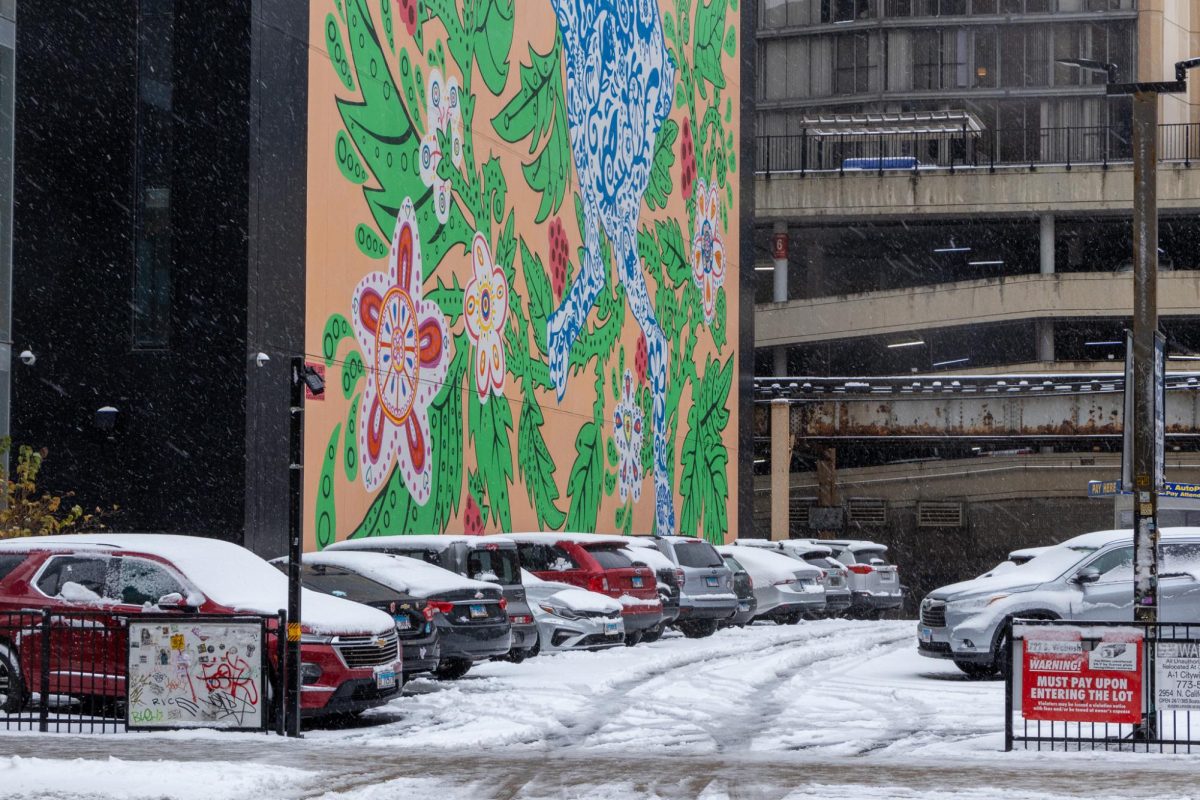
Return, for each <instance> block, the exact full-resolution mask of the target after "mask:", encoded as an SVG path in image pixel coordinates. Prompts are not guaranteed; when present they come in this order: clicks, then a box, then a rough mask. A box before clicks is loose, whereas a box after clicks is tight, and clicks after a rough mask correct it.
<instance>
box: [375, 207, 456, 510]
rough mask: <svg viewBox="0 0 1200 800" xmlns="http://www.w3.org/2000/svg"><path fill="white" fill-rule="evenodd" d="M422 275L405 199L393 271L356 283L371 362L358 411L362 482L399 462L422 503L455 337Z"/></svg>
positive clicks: (380, 477)
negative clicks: (432, 426)
mask: <svg viewBox="0 0 1200 800" xmlns="http://www.w3.org/2000/svg"><path fill="white" fill-rule="evenodd" d="M422 277H423V272H422V267H421V242H420V239H419V238H418V232H417V219H416V212H415V209H414V208H413V202H412V199H411V198H407V197H406V198H405V199H404V203H403V204H402V205H401V207H400V213H399V214H398V215H397V216H396V230H395V233H394V234H393V235H392V250H391V253H390V254H389V256H388V271H387V273H386V274H384V273H382V272H372V273H371V274H369V275H367V276H366V277H365V278H363V279H362V281H360V282H359V284H358V286H357V287H356V288H355V290H354V300H353V304H352V306H351V311H352V319H353V325H354V333H355V335H356V336H357V338H358V344H359V347H361V348H362V354H363V360H364V361H365V362H366V368H367V386H366V389H365V390H364V391H363V395H362V405H361V407H360V408H359V415H358V418H359V433H358V444H359V451H360V452H361V453H362V455H361V459H362V466H363V470H362V476H363V484H364V485H365V486H366V488H367V491H369V492H373V491H375V490H376V489H378V488H379V487H380V486H382V485H383V483H384V482H385V481H386V480H387V478H388V475H389V474H390V472H391V469H392V465H393V464H396V465H397V469H399V471H400V474H401V475H402V476H403V477H404V483H405V485H406V486H408V491H409V492H410V493H411V494H412V497H413V499H414V500H416V502H417V503H419V504H424V503H425V502H426V501H428V500H429V495H430V491H431V489H432V487H433V457H432V448H431V446H430V440H429V405H430V403H432V402H433V398H434V396H435V395H437V393H438V391H439V390H441V388H442V384H443V382H444V381H445V379H446V372H447V370H448V369H449V367H450V337H449V336H448V335H447V334H446V326H445V321H444V319H443V317H442V312H441V309H439V308H438V307H437V305H436V304H435V303H433V302H431V301H429V300H426V299H424V296H423V295H424V290H423V288H422Z"/></svg>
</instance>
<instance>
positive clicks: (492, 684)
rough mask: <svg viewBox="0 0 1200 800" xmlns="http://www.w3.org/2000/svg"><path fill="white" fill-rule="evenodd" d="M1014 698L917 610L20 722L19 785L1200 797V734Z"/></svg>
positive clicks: (308, 791) (85, 793)
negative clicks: (157, 708)
mask: <svg viewBox="0 0 1200 800" xmlns="http://www.w3.org/2000/svg"><path fill="white" fill-rule="evenodd" d="M1002 706H1003V684H1002V683H1000V682H984V683H978V682H971V681H967V680H965V679H964V678H963V677H962V676H961V675H960V674H959V673H958V671H957V670H956V669H955V668H954V666H953V665H951V664H948V663H945V664H944V663H942V662H938V661H932V660H929V659H925V658H921V657H920V656H918V655H917V654H916V651H915V646H914V625H913V623H911V622H846V621H825V622H816V623H802V624H800V625H797V626H784V627H778V626H775V625H767V626H762V625H759V626H754V627H752V628H748V629H745V630H733V631H722V632H720V633H718V634H717V635H716V636H714V637H712V638H709V639H703V640H698V641H694V640H687V639H683V638H681V637H671V638H667V639H664V640H663V641H660V642H658V643H656V644H653V645H643V646H639V647H637V648H633V649H626V648H620V649H617V650H610V651H607V652H603V653H574V654H565V655H558V656H551V657H541V658H537V659H534V660H532V661H527V662H525V663H524V664H520V665H514V664H499V663H497V664H487V665H484V666H482V667H479V668H478V669H476V670H473V671H472V672H471V673H470V674H469V675H468V676H467V677H466V678H464V679H462V680H460V681H456V682H449V683H439V682H436V681H429V680H418V681H414V682H413V683H411V684H410V685H409V687H408V690H407V691H406V693H405V696H404V697H403V698H401V699H400V700H398V701H397V702H395V703H393V704H392V705H391V706H389V707H387V708H385V709H380V710H378V711H377V712H374V713H373V714H371V715H370V716H369V717H368V718H366V719H364V720H363V724H362V725H361V726H357V727H354V728H351V729H343V730H315V731H309V732H307V733H306V736H305V738H304V739H303V740H302V741H288V740H281V739H278V738H276V737H269V736H251V735H245V734H236V735H227V734H214V733H175V734H157V735H144V734H136V735H135V734H117V735H108V736H91V737H85V736H51V737H40V738H39V737H33V736H25V735H10V736H4V737H0V752H7V754H8V755H6V756H0V798H63V797H79V798H89V800H91V799H93V798H94V799H95V800H108V798H162V797H170V798H188V799H190V798H193V797H196V798H201V797H203V798H205V800H217V799H218V798H229V799H230V800H238V799H240V798H246V799H247V800H250V799H251V798H253V800H261V799H262V798H274V797H281V798H289V797H295V798H321V799H322V800H384V799H385V798H389V799H390V798H399V797H404V798H416V799H418V800H419V799H421V798H434V799H436V800H456V799H457V798H472V799H475V798H478V799H479V800H484V799H485V798H505V799H507V798H521V799H522V800H533V799H534V798H589V800H591V799H593V798H594V799H595V800H606V798H622V800H638V799H639V798H704V799H705V800H718V798H726V797H731V798H753V799H754V800H758V798H765V799H769V800H784V799H785V798H786V800H806V799H807V798H822V800H842V798H847V799H848V798H864V797H878V798H913V799H914V800H951V799H952V798H961V799H962V800H984V798H996V797H1005V798H1017V800H1026V798H1029V799H1030V800H1032V799H1033V798H1038V799H1039V800H1058V798H1074V797H1089V798H1095V797H1117V796H1119V797H1123V798H1125V797H1147V798H1150V797H1153V798H1188V797H1200V788H1195V781H1194V774H1195V772H1194V770H1195V766H1196V763H1197V758H1200V756H1198V757H1188V756H1157V755H1155V756H1147V755H1143V754H1138V755H1133V754H1089V753H1084V754H1063V753H1055V754H1048V753H1040V754H1039V753H1012V754H1005V753H1003V752H1001V750H1002V746H1003V736H1002V730H1003V708H1002Z"/></svg>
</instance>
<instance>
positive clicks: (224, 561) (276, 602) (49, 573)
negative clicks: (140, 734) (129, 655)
mask: <svg viewBox="0 0 1200 800" xmlns="http://www.w3.org/2000/svg"><path fill="white" fill-rule="evenodd" d="M287 598H288V582H287V578H286V577H285V576H284V575H283V574H282V573H280V571H279V570H277V569H275V568H274V567H272V566H271V565H270V564H268V563H267V562H266V561H264V560H263V559H261V558H259V557H258V556H257V555H255V554H254V553H251V552H250V551H249V550H246V549H245V548H242V547H239V546H237V545H235V544H231V543H229V542H223V541H220V540H217V539H207V538H201V537H197V536H174V535H168V534H130V533H125V534H119V533H94V534H74V535H67V536H43V537H37V538H30V539H9V540H7V541H3V542H0V611H20V610H23V609H46V610H48V611H51V612H59V613H79V612H82V613H96V612H106V613H115V614H121V615H126V616H130V617H135V616H136V615H138V614H141V613H144V612H154V613H178V614H179V615H180V616H181V617H185V618H186V615H187V614H189V613H196V612H199V613H202V614H246V613H250V614H259V615H264V616H272V617H273V616H274V615H275V614H276V613H277V612H278V611H279V609H281V608H286V607H287ZM301 609H302V615H301V616H302V620H301V639H300V657H301V660H302V664H301V675H302V679H303V684H302V685H301V687H300V712H301V714H302V715H304V716H305V717H319V716H326V715H333V714H342V713H352V712H357V711H362V710H365V709H368V708H373V707H375V706H378V705H382V704H384V703H386V702H388V701H389V700H391V699H392V698H393V697H395V696H396V695H397V694H399V692H400V683H401V680H402V677H401V676H402V674H403V665H402V663H401V658H402V656H401V651H400V646H399V642H398V640H397V637H396V628H395V622H394V621H393V620H392V618H391V617H390V616H389V615H387V614H385V613H384V612H382V611H379V610H377V609H374V608H368V607H367V606H363V605H360V604H358V603H354V602H351V601H349V600H343V599H340V598H337V597H330V596H329V595H324V594H320V593H319V592H313V591H309V590H305V591H303V593H302V594H301ZM268 630H269V638H270V639H271V640H274V639H275V637H276V635H277V632H276V630H275V625H274V623H273V622H272V623H269V624H268ZM79 631H80V633H79V635H78V637H77V639H76V641H74V642H73V644H72V645H71V646H70V647H64V648H63V649H61V650H60V649H59V648H58V647H57V646H55V647H54V648H52V653H53V654H54V658H56V659H57V658H61V659H64V662H63V664H62V665H61V666H60V667H59V668H57V669H56V668H55V664H52V665H51V671H50V690H51V691H52V692H54V693H55V694H60V695H78V694H80V693H84V694H87V695H89V696H98V697H110V698H111V697H122V696H124V693H125V675H126V664H125V651H126V645H125V644H124V642H122V641H117V639H119V638H120V637H123V636H124V633H120V632H118V633H116V634H112V633H111V632H110V630H109V629H108V627H107V626H101V625H97V626H95V627H93V628H88V627H80V628H79ZM101 638H103V639H104V641H101ZM22 641H23V642H24V643H25V644H29V643H30V641H31V639H30V637H25V638H24V639H23V640H22ZM51 642H52V644H53V643H54V637H53V635H52V637H51ZM85 651H86V653H87V658H89V659H90V660H91V662H92V663H91V664H90V665H89V674H88V675H87V676H84V677H85V680H84V681H83V683H82V684H81V682H80V676H79V674H78V667H77V666H76V667H75V668H74V669H72V666H71V665H72V660H73V661H74V663H75V664H78V663H80V662H79V659H80V658H81V657H82V656H81V653H83V652H85ZM268 652H269V654H270V658H271V659H272V665H273V668H274V667H276V666H277V665H276V664H275V663H274V658H275V653H276V647H275V644H274V643H273V642H272V643H271V644H270V647H269V648H268ZM39 659H40V653H39V652H31V648H30V647H22V646H21V642H18V641H14V640H8V641H0V686H2V687H4V688H0V695H3V696H2V697H0V709H3V710H8V711H11V710H13V709H14V708H17V707H19V706H20V705H21V703H22V702H23V700H24V699H25V698H26V697H28V696H29V693H30V692H31V691H35V690H37V689H38V687H35V686H29V685H27V683H26V682H25V681H26V680H27V679H22V678H21V676H22V675H25V676H36V675H37V674H38V673H39V669H38V668H36V667H35V666H34V665H37V664H39V663H40V661H39Z"/></svg>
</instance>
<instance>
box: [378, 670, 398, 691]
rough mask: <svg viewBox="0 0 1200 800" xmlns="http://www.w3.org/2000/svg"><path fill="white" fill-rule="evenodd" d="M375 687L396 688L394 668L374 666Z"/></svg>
mask: <svg viewBox="0 0 1200 800" xmlns="http://www.w3.org/2000/svg"><path fill="white" fill-rule="evenodd" d="M375 688H376V689H394V688H396V670H395V669H394V668H393V667H376V668H375Z"/></svg>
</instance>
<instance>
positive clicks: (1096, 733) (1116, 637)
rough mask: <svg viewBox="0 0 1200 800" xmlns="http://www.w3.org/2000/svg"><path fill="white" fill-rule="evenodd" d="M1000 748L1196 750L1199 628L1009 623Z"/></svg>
mask: <svg viewBox="0 0 1200 800" xmlns="http://www.w3.org/2000/svg"><path fill="white" fill-rule="evenodd" d="M1002 635H1003V636H1004V637H1005V638H1004V639H1003V640H1002V642H1001V644H1002V648H1001V650H1002V652H1003V653H1005V654H1006V658H1005V662H1006V666H1005V670H1004V671H1005V680H1004V699H1005V731H1004V749H1005V750H1012V749H1014V747H1021V748H1024V749H1036V750H1066V751H1078V750H1111V751H1131V752H1153V753H1184V754H1190V753H1200V624H1188V623H1144V622H1078V621H1065V620H1025V619H1016V620H1009V621H1008V622H1007V623H1006V625H1005V629H1004V633H1003V634H1002Z"/></svg>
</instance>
